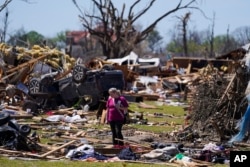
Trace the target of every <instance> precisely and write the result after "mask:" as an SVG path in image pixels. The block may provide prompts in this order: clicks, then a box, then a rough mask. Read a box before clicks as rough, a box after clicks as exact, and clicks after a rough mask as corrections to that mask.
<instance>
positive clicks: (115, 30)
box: [72, 0, 199, 58]
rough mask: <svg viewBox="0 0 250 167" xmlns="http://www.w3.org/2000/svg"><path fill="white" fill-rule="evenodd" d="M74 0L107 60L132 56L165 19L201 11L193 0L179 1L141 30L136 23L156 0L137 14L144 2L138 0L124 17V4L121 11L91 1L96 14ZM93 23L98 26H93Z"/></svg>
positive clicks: (105, 0)
mask: <svg viewBox="0 0 250 167" xmlns="http://www.w3.org/2000/svg"><path fill="white" fill-rule="evenodd" d="M72 1H73V3H74V4H75V5H76V7H77V8H78V9H79V11H80V12H81V15H80V16H79V17H80V19H81V20H82V25H83V27H84V28H85V29H86V30H87V31H89V33H90V34H91V36H92V37H95V38H96V39H97V40H98V42H99V43H100V44H101V46H102V50H103V55H104V56H106V57H107V58H115V57H123V56H125V55H127V54H129V53H130V52H131V51H132V50H133V49H134V48H135V47H136V45H137V44H139V43H140V42H142V41H143V40H145V39H146V38H147V36H148V35H149V33H150V32H152V31H153V30H154V28H155V27H156V25H157V24H158V23H159V22H160V21H161V20H162V19H164V18H165V17H167V16H169V15H170V14H173V13H175V12H177V11H179V10H182V9H199V8H198V7H197V6H195V5H194V4H195V2H196V1H197V0H190V1H188V2H187V3H185V4H184V3H183V0H180V1H179V2H178V3H177V5H176V7H175V8H173V9H172V10H169V11H167V12H166V13H163V14H162V15H161V16H159V17H158V18H157V19H156V20H155V21H153V22H152V23H151V24H150V25H149V26H147V27H146V28H144V29H143V30H141V31H139V30H137V29H136V28H135V23H136V21H138V20H139V19H140V18H141V16H143V15H144V14H145V13H147V12H148V11H149V9H150V8H151V7H153V5H154V3H155V2H156V0H150V1H149V3H148V5H146V6H145V8H143V9H142V10H141V11H139V12H134V9H135V7H136V6H137V5H138V4H139V3H140V2H141V0H136V1H135V2H134V3H133V4H132V5H131V6H130V7H129V10H128V14H127V15H126V16H127V17H126V16H125V9H126V5H125V3H124V4H123V7H122V9H121V10H118V9H117V8H116V7H115V6H114V4H113V3H112V1H111V0H99V1H98V0H92V2H93V4H94V6H95V7H96V8H97V10H98V11H96V12H95V14H88V13H86V12H85V13H83V12H82V11H81V9H80V7H79V5H78V3H77V2H76V1H75V0H72ZM166 5H167V4H166ZM193 5H194V6H193ZM93 23H95V25H94V26H93Z"/></svg>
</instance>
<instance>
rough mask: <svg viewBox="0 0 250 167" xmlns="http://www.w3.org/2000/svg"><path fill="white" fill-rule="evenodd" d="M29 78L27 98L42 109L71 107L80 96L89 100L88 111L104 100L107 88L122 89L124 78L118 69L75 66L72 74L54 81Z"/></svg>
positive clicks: (42, 78)
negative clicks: (62, 106)
mask: <svg viewBox="0 0 250 167" xmlns="http://www.w3.org/2000/svg"><path fill="white" fill-rule="evenodd" d="M45 75H46V77H40V78H32V79H31V80H30V82H29V95H30V96H31V97H32V98H33V99H35V101H36V102H37V103H38V104H39V105H40V106H43V107H45V108H46V107H50V108H56V107H57V106H59V105H62V104H64V105H65V106H67V107H72V106H74V105H75V104H76V103H77V102H79V100H80V99H82V98H83V97H86V96H88V97H90V98H91V101H90V103H89V106H90V108H92V109H95V108H97V107H98V105H99V101H100V100H104V99H107V97H108V90H109V88H111V87H115V88H117V89H120V90H123V89H124V83H125V82H124V75H123V72H122V71H121V70H115V69H113V68H102V69H98V70H89V69H87V68H86V67H85V66H84V65H81V64H79V65H76V66H75V67H74V68H73V70H72V75H71V76H69V77H65V78H63V79H60V80H57V81H54V78H53V76H50V75H48V74H45Z"/></svg>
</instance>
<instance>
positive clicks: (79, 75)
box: [73, 64, 87, 83]
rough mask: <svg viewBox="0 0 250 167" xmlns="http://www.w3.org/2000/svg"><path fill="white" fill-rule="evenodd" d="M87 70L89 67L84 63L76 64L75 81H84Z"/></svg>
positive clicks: (74, 70)
mask: <svg viewBox="0 0 250 167" xmlns="http://www.w3.org/2000/svg"><path fill="white" fill-rule="evenodd" d="M86 71H87V68H86V67H85V66H84V65H82V64H78V65H76V66H75V67H74V68H73V81H74V82H76V83H80V82H82V81H83V80H84V79H85V77H86Z"/></svg>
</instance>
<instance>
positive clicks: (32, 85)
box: [29, 78, 40, 94]
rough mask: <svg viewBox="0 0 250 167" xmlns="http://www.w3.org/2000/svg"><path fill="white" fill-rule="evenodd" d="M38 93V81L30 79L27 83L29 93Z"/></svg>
mask: <svg viewBox="0 0 250 167" xmlns="http://www.w3.org/2000/svg"><path fill="white" fill-rule="evenodd" d="M38 92H40V79H38V78H32V79H31V80H30V81H29V93H30V94H33V93H38Z"/></svg>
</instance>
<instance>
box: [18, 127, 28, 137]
mask: <svg viewBox="0 0 250 167" xmlns="http://www.w3.org/2000/svg"><path fill="white" fill-rule="evenodd" d="M19 132H20V133H21V134H22V135H25V136H28V135H29V134H30V132H31V128H30V126H29V125H20V127H19Z"/></svg>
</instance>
